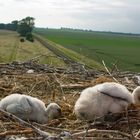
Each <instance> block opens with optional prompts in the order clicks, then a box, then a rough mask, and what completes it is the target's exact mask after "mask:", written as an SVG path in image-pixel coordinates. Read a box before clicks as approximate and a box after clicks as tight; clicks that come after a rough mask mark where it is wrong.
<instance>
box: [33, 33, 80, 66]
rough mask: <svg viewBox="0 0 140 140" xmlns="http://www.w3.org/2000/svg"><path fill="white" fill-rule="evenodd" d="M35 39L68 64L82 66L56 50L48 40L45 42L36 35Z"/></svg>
mask: <svg viewBox="0 0 140 140" xmlns="http://www.w3.org/2000/svg"><path fill="white" fill-rule="evenodd" d="M34 38H35V39H36V40H37V41H39V42H40V43H41V44H42V45H43V46H44V47H46V48H47V49H49V50H50V51H51V52H53V53H54V54H55V55H57V56H58V57H60V58H61V59H62V60H63V61H64V62H65V63H66V64H69V65H71V64H77V65H82V64H80V63H78V62H76V61H75V60H73V59H71V58H70V57H68V56H67V55H65V54H64V53H63V52H61V51H60V50H58V49H56V48H55V47H53V45H51V44H50V43H48V42H47V41H46V40H43V39H42V38H41V37H39V36H38V35H35V34H34Z"/></svg>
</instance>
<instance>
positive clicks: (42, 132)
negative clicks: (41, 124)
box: [0, 109, 50, 138]
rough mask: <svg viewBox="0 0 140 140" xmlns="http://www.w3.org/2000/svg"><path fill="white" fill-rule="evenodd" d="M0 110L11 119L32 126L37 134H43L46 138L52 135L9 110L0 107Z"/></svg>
mask: <svg viewBox="0 0 140 140" xmlns="http://www.w3.org/2000/svg"><path fill="white" fill-rule="evenodd" d="M0 112H2V113H3V114H5V115H6V116H8V117H9V118H11V119H15V120H17V121H18V122H19V123H21V124H24V125H25V126H28V127H30V128H32V129H33V130H34V131H35V132H36V133H37V134H39V135H41V136H43V137H44V138H47V137H49V136H50V134H49V133H48V132H45V131H42V130H40V129H38V128H36V127H35V126H33V125H32V124H29V123H27V122H26V121H24V120H22V119H20V118H18V117H17V116H15V115H13V114H11V113H9V112H6V111H4V110H3V109H0Z"/></svg>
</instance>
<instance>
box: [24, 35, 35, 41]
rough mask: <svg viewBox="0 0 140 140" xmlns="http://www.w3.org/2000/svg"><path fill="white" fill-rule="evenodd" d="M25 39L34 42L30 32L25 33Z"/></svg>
mask: <svg viewBox="0 0 140 140" xmlns="http://www.w3.org/2000/svg"><path fill="white" fill-rule="evenodd" d="M26 39H27V40H28V41H31V42H34V38H33V35H32V34H31V33H27V34H26Z"/></svg>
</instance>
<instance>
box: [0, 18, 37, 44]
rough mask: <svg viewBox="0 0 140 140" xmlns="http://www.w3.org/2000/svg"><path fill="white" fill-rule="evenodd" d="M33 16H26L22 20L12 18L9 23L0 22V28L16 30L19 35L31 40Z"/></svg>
mask: <svg viewBox="0 0 140 140" xmlns="http://www.w3.org/2000/svg"><path fill="white" fill-rule="evenodd" d="M34 20H35V19H34V18H33V17H26V18H23V19H22V20H20V21H18V20H14V21H12V22H11V23H8V24H5V23H0V29H6V30H11V31H17V32H18V33H19V34H20V36H22V37H25V38H26V39H27V40H29V41H31V42H33V41H34V39H33V35H32V31H33V28H34V24H35V22H34Z"/></svg>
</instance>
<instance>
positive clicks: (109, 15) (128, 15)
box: [0, 0, 140, 33]
mask: <svg viewBox="0 0 140 140" xmlns="http://www.w3.org/2000/svg"><path fill="white" fill-rule="evenodd" d="M0 1H1V0H0ZM1 3H2V5H4V6H1ZM0 6H1V8H0V17H1V19H2V20H3V21H6V22H10V21H12V20H14V19H18V20H20V19H22V18H24V17H26V16H33V17H35V19H36V20H35V22H36V26H40V27H62V26H64V27H73V28H84V29H86V28H87V29H92V30H105V31H109V30H110V31H119V32H120V31H122V32H139V33H140V28H139V25H140V14H139V13H140V1H139V0H123V1H122V0H6V1H2V2H0ZM7 9H8V10H7Z"/></svg>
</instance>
